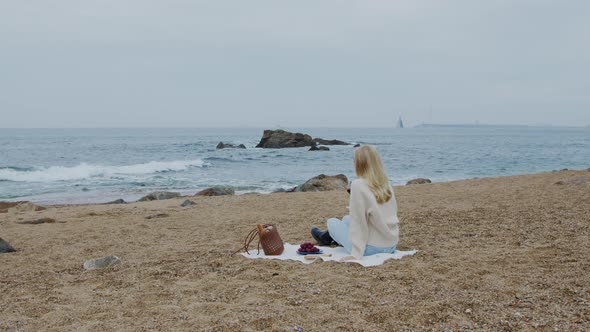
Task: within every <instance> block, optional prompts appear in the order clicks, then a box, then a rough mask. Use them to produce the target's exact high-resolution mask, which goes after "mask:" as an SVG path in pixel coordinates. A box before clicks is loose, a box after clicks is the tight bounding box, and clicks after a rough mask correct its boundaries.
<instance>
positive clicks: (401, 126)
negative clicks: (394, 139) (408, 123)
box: [396, 115, 404, 129]
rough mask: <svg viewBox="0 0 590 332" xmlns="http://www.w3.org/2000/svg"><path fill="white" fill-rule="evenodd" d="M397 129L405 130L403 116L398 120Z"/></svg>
mask: <svg viewBox="0 0 590 332" xmlns="http://www.w3.org/2000/svg"><path fill="white" fill-rule="evenodd" d="M396 128H399V129H404V122H403V121H402V116H401V115H400V116H399V119H398V120H397V126H396Z"/></svg>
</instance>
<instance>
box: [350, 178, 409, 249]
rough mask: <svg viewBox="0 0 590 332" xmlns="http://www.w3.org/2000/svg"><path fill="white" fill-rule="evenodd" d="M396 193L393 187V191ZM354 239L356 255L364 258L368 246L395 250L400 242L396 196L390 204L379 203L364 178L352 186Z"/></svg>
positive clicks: (351, 216) (351, 229)
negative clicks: (393, 248)
mask: <svg viewBox="0 0 590 332" xmlns="http://www.w3.org/2000/svg"><path fill="white" fill-rule="evenodd" d="M391 190H392V192H393V187H392V188H391ZM349 205H350V239H351V241H352V252H351V254H352V256H354V257H356V258H357V259H360V258H361V257H362V256H363V254H364V253H365V248H366V246H367V245H372V246H375V247H394V246H397V243H398V241H399V220H398V219H397V203H396V201H395V194H394V195H393V196H392V197H391V199H390V200H389V201H388V202H385V203H383V204H379V203H377V199H376V198H375V195H373V192H371V189H369V185H368V184H367V182H366V181H365V180H363V179H356V180H354V181H352V184H351V187H350V204H349Z"/></svg>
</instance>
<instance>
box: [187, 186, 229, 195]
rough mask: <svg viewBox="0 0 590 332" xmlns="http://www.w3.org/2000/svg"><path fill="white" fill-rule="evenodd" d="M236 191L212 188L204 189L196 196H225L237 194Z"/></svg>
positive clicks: (227, 188)
mask: <svg viewBox="0 0 590 332" xmlns="http://www.w3.org/2000/svg"><path fill="white" fill-rule="evenodd" d="M235 193H236V192H235V190H234V188H232V187H211V188H207V189H203V190H201V191H199V192H198V193H196V194H195V196H225V195H233V194H235Z"/></svg>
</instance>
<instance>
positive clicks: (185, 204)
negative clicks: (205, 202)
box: [180, 199, 195, 207]
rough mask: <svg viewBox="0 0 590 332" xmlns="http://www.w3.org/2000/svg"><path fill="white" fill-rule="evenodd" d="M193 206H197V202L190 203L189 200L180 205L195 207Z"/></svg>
mask: <svg viewBox="0 0 590 332" xmlns="http://www.w3.org/2000/svg"><path fill="white" fill-rule="evenodd" d="M193 205H195V202H193V201H190V200H188V199H187V200H186V201H184V202H182V204H180V206H182V207H186V206H193Z"/></svg>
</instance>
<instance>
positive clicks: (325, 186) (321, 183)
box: [295, 174, 348, 192]
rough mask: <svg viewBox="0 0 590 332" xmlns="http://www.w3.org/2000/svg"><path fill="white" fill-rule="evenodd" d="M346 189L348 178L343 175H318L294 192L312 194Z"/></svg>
mask: <svg viewBox="0 0 590 332" xmlns="http://www.w3.org/2000/svg"><path fill="white" fill-rule="evenodd" d="M347 187H348V178H347V177H346V175H344V174H338V175H332V176H330V175H325V174H320V175H318V176H315V177H313V178H311V179H309V180H307V181H306V182H305V183H304V184H302V185H300V186H297V188H295V191H296V192H309V191H311V192H314V191H331V190H346V188H347Z"/></svg>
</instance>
